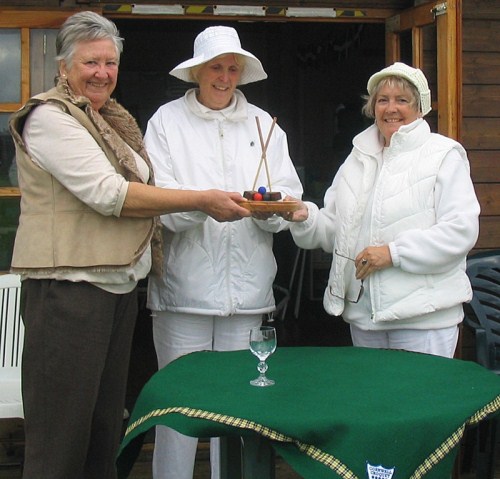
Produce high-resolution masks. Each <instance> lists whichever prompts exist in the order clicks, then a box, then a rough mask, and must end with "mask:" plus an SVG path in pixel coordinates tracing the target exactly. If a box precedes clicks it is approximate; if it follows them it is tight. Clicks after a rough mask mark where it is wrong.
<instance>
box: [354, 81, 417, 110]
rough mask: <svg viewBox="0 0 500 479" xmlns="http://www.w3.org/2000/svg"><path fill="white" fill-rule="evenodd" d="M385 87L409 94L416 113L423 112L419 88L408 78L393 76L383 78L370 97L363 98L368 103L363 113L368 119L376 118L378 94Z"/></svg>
mask: <svg viewBox="0 0 500 479" xmlns="http://www.w3.org/2000/svg"><path fill="white" fill-rule="evenodd" d="M384 86H389V87H392V88H394V87H396V88H401V90H404V91H407V92H409V93H410V96H411V100H410V106H411V107H412V108H414V109H415V110H416V111H419V112H420V111H421V100H420V93H419V91H418V88H417V87H416V86H415V85H414V84H413V83H412V82H410V81H408V80H407V79H406V78H403V77H400V76H396V75H391V76H388V77H385V78H382V80H380V81H379V82H378V84H377V86H376V87H375V88H374V89H373V90H372V92H371V93H370V94H369V95H366V96H364V97H363V98H364V99H365V101H366V103H365V104H364V105H363V108H362V109H361V112H362V113H363V115H365V116H366V117H367V118H371V119H373V118H375V102H376V100H377V95H378V92H379V91H380V90H381V89H382V87H384Z"/></svg>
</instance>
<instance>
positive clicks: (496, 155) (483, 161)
mask: <svg viewBox="0 0 500 479" xmlns="http://www.w3.org/2000/svg"><path fill="white" fill-rule="evenodd" d="M468 154H469V161H470V164H471V176H472V180H473V181H474V183H476V184H478V183H497V182H498V179H499V178H500V152H499V151H498V150H469V152H468Z"/></svg>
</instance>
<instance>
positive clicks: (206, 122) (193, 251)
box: [145, 89, 302, 316]
mask: <svg viewBox="0 0 500 479" xmlns="http://www.w3.org/2000/svg"><path fill="white" fill-rule="evenodd" d="M195 93H196V90H195V89H191V90H189V91H188V92H187V93H186V95H185V96H184V97H183V98H180V99H178V100H174V101H172V102H169V103H167V104H165V105H163V106H162V107H160V108H159V109H158V111H157V112H156V113H155V114H154V116H153V117H152V118H151V119H150V121H149V123H148V127H147V131H146V134H145V142H146V147H147V150H148V153H149V155H150V158H151V162H152V164H153V168H154V171H155V181H156V185H157V186H161V187H165V188H178V189H195V190H204V189H211V188H217V189H221V190H225V191H236V192H239V193H241V194H243V192H244V191H245V190H251V189H252V186H253V182H254V179H255V176H256V173H257V169H258V165H259V163H260V159H261V153H262V150H261V145H260V140H259V134H258V129H257V124H256V119H255V118H256V117H258V118H259V121H260V125H261V130H262V134H263V136H264V142H265V141H266V138H267V134H268V132H269V130H270V127H271V123H272V118H271V117H270V115H269V114H268V113H266V112H265V111H264V110H262V109H260V108H258V107H256V106H254V105H251V104H249V103H248V102H247V101H246V99H245V97H244V95H243V94H242V93H241V92H240V91H239V90H236V91H235V95H234V98H233V102H232V103H231V105H230V106H229V107H228V108H226V109H224V110H220V111H213V110H209V109H207V108H205V107H204V106H203V105H201V104H200V103H199V102H198V101H197V100H196V96H195ZM266 156H267V162H268V165H269V171H270V178H271V184H272V190H273V191H280V192H281V193H282V195H283V197H284V196H285V195H291V196H294V197H301V196H302V185H301V183H300V180H299V178H298V176H297V173H296V170H295V168H294V166H293V163H292V161H291V160H290V157H289V153H288V144H287V139H286V135H285V133H284V132H283V130H282V129H281V128H280V127H279V126H278V125H276V126H275V128H274V131H273V134H272V137H271V140H270V143H269V146H268V149H267V155H266ZM259 186H266V187H267V188H268V182H267V180H266V170H265V168H264V166H262V168H261V170H260V175H259V179H258V182H257V187H259ZM162 223H163V225H164V226H165V228H164V241H165V246H164V248H165V253H166V254H165V264H164V268H165V272H164V277H163V278H162V279H158V278H153V277H151V278H150V279H149V291H148V307H149V308H150V309H152V310H155V311H165V310H166V311H173V312H184V313H194V314H206V315H220V316H229V315H233V314H238V313H240V314H260V313H266V312H270V311H273V310H274V308H275V305H274V297H273V293H272V284H273V281H274V278H275V275H276V261H275V259H274V255H273V252H272V245H273V233H275V232H278V231H281V230H284V229H287V228H288V225H289V223H288V222H286V221H284V220H283V219H282V218H280V217H277V216H273V217H272V218H271V219H269V220H267V221H259V220H256V219H253V218H244V219H243V220H240V221H236V222H233V223H219V222H217V221H215V220H214V219H212V218H210V217H208V216H207V215H205V214H203V213H201V212H190V213H175V214H169V215H164V216H162Z"/></svg>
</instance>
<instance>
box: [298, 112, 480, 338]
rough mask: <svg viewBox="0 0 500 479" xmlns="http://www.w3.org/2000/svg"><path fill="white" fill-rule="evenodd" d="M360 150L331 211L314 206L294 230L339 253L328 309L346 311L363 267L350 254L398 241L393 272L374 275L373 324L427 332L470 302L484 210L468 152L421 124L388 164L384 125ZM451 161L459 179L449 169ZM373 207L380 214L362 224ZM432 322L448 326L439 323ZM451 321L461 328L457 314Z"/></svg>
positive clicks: (329, 200) (391, 152)
mask: <svg viewBox="0 0 500 479" xmlns="http://www.w3.org/2000/svg"><path fill="white" fill-rule="evenodd" d="M353 145H354V148H353V150H352V152H351V154H350V155H349V157H348V158H347V160H346V161H345V163H344V164H343V165H342V167H341V169H340V170H339V172H338V174H337V175H336V177H335V179H334V182H333V184H332V186H331V187H330V189H329V190H328V191H327V193H326V196H325V207H324V208H323V209H321V210H318V208H317V207H316V206H315V205H313V204H308V207H309V211H310V215H309V218H308V220H307V221H306V222H304V223H303V224H294V225H293V226H292V227H291V232H292V234H293V237H294V239H295V241H296V242H297V244H298V245H299V246H302V247H305V248H316V247H322V248H323V249H325V250H326V251H328V252H332V253H333V261H332V267H331V270H330V276H329V281H328V287H327V288H326V291H325V295H324V306H325V309H326V310H327V312H329V313H330V314H333V315H337V316H338V315H341V314H342V313H344V306H345V304H344V299H343V298H354V297H355V296H356V295H357V294H358V293H359V287H360V284H359V281H357V280H355V278H354V269H355V268H354V263H353V261H350V260H347V259H345V258H343V257H342V256H348V257H350V258H355V257H356V255H357V254H358V253H359V251H360V250H361V249H363V248H364V247H366V246H369V245H384V244H387V245H389V247H390V249H391V255H392V260H393V267H390V268H387V269H383V270H380V271H376V272H374V273H372V274H371V275H370V277H369V281H368V283H369V288H370V290H369V295H370V299H371V318H370V320H371V321H372V322H373V323H382V322H393V321H397V320H403V321H400V323H404V325H405V327H409V328H412V327H418V326H416V323H417V322H418V317H424V315H428V314H429V313H433V312H437V311H444V310H447V309H449V308H454V307H456V306H457V305H461V303H463V302H465V301H468V300H470V298H471V294H472V293H471V287H470V283H469V280H468V278H467V275H466V274H465V258H466V255H467V253H468V251H469V250H470V249H471V248H472V247H473V246H474V244H475V242H476V240H477V236H478V215H479V204H478V202H477V199H476V196H475V193H474V188H473V186H472V181H471V180H470V175H469V164H468V161H467V156H466V153H465V150H464V149H463V148H462V146H461V145H460V144H459V143H457V142H456V141H454V140H451V139H449V138H446V137H444V136H442V135H438V134H433V133H431V132H430V128H429V125H428V124H427V122H426V121H425V120H422V119H419V120H417V121H416V122H413V123H412V124H411V125H407V126H404V127H402V128H401V129H400V130H399V131H398V132H396V133H395V134H394V135H393V136H392V139H391V144H390V146H389V147H388V148H387V149H386V150H385V152H384V161H383V162H382V151H383V144H382V142H381V140H380V136H379V133H378V129H377V127H376V126H375V125H372V126H371V127H369V128H368V129H366V130H365V131H364V132H362V133H360V134H359V135H358V136H357V137H355V139H354V141H353ZM445 162H447V163H449V165H448V166H447V169H446V173H448V172H451V171H452V172H453V177H448V176H451V175H448V174H445V173H444V167H443V163H445ZM379 164H380V165H381V166H380V168H378V165H379ZM367 205H371V211H370V212H369V214H368V216H367V217H365V220H363V217H364V215H365V210H366V208H367ZM367 218H368V219H367ZM360 238H366V239H367V244H360V241H359V239H360ZM335 251H337V252H338V253H340V255H342V256H340V255H338V254H335ZM346 316H347V317H346ZM411 318H415V320H414V321H413V320H412V319H411ZM344 319H346V321H349V317H348V315H344ZM433 320H434V321H435V325H436V326H439V327H445V326H446V324H441V323H440V319H439V317H436V318H433ZM450 321H452V322H454V324H456V322H457V320H456V317H455V318H454V319H453V320H451V319H450ZM387 327H389V328H394V327H397V325H396V324H390V325H388V326H387ZM420 327H422V325H420ZM427 327H432V325H431V323H428V324H427ZM380 328H382V329H383V328H384V326H383V325H382V326H380V327H379V328H378V329H380ZM374 329H377V328H374Z"/></svg>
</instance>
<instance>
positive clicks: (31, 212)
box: [10, 86, 159, 273]
mask: <svg viewBox="0 0 500 479" xmlns="http://www.w3.org/2000/svg"><path fill="white" fill-rule="evenodd" d="M45 102H53V103H55V104H58V105H59V106H60V107H61V108H62V109H63V110H64V111H65V112H66V113H68V114H70V115H72V116H73V117H74V118H76V119H77V120H78V121H79V122H80V123H81V124H82V125H83V126H84V127H85V128H86V129H87V130H88V131H89V133H90V134H91V135H92V136H93V138H94V139H95V140H96V141H97V143H98V144H99V146H100V147H101V148H102V150H103V151H104V153H105V154H106V157H107V158H108V159H109V161H110V163H111V164H112V165H113V166H114V167H115V169H116V171H118V172H119V173H120V174H122V175H123V176H124V177H125V178H126V179H127V180H129V181H141V180H140V178H139V175H138V172H137V169H136V165H135V161H134V159H133V155H132V154H131V152H130V151H127V150H128V148H126V146H125V145H123V142H122V141H121V140H120V138H121V139H123V140H125V141H127V143H129V144H130V146H131V147H132V148H133V149H134V150H135V151H137V152H138V153H139V154H141V156H142V157H143V158H145V160H146V161H147V163H148V165H150V163H149V160H148V159H147V155H146V153H145V151H144V150H143V147H142V137H141V135H140V131H139V129H138V127H137V124H136V122H135V120H134V119H133V118H132V117H131V116H130V114H129V113H128V112H126V110H125V109H123V107H121V106H120V105H118V104H117V103H116V102H114V101H110V102H108V104H107V105H106V106H105V107H103V109H101V112H102V116H101V115H99V114H97V113H96V112H93V110H92V109H91V107H90V105H89V102H88V100H87V99H86V98H83V97H78V98H76V99H75V98H74V97H70V96H68V95H67V94H65V92H64V91H63V89H61V86H58V88H57V89H56V88H53V89H52V90H49V91H48V92H46V93H42V94H41V95H37V96H36V97H33V98H32V99H30V100H29V101H28V102H27V103H26V105H25V106H24V107H23V108H22V109H21V110H19V111H18V112H17V113H15V114H14V115H13V116H12V118H11V121H10V130H11V133H12V136H13V138H14V142H15V146H16V161H17V164H18V176H19V186H20V190H21V216H20V218H19V227H18V230H17V235H16V239H15V244H14V252H13V258H12V265H11V269H12V271H13V272H16V273H29V272H30V271H33V270H38V271H54V270H58V271H61V272H63V271H71V270H75V269H84V270H88V271H102V272H106V271H113V270H116V269H117V268H122V267H126V266H130V265H134V264H135V263H136V262H137V261H138V260H139V258H140V256H141V255H142V254H143V253H144V251H145V250H146V248H147V246H148V244H149V243H150V241H151V239H152V237H153V234H154V233H155V224H156V221H154V220H153V219H151V218H127V217H119V218H118V217H114V216H103V215H101V214H99V213H97V212H96V211H94V210H93V209H92V208H90V207H88V206H87V205H85V204H84V203H82V202H81V201H80V200H79V199H78V198H76V197H75V196H74V195H73V194H71V193H70V192H69V191H68V190H67V189H66V188H65V187H64V186H63V185H62V184H61V183H59V182H58V181H57V180H56V179H55V178H54V177H53V176H52V175H51V174H50V173H48V172H46V171H44V170H43V169H42V168H40V167H39V166H38V165H37V164H36V163H34V162H33V160H32V159H31V158H30V156H29V154H28V152H27V150H26V146H25V144H24V142H23V140H22V130H23V127H24V122H25V120H26V118H27V115H28V114H29V112H30V111H31V110H32V109H33V108H36V107H37V106H38V105H40V104H42V103H45ZM101 112H100V113H101ZM103 118H104V119H106V121H104V120H103ZM128 130H130V131H128ZM129 133H130V134H129ZM134 143H135V144H134ZM150 170H151V167H150ZM155 237H157V235H156V234H155ZM154 243H155V242H153V244H152V246H153V250H156V251H157V250H158V247H159V244H156V245H155V244H154ZM154 257H155V254H153V259H154Z"/></svg>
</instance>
